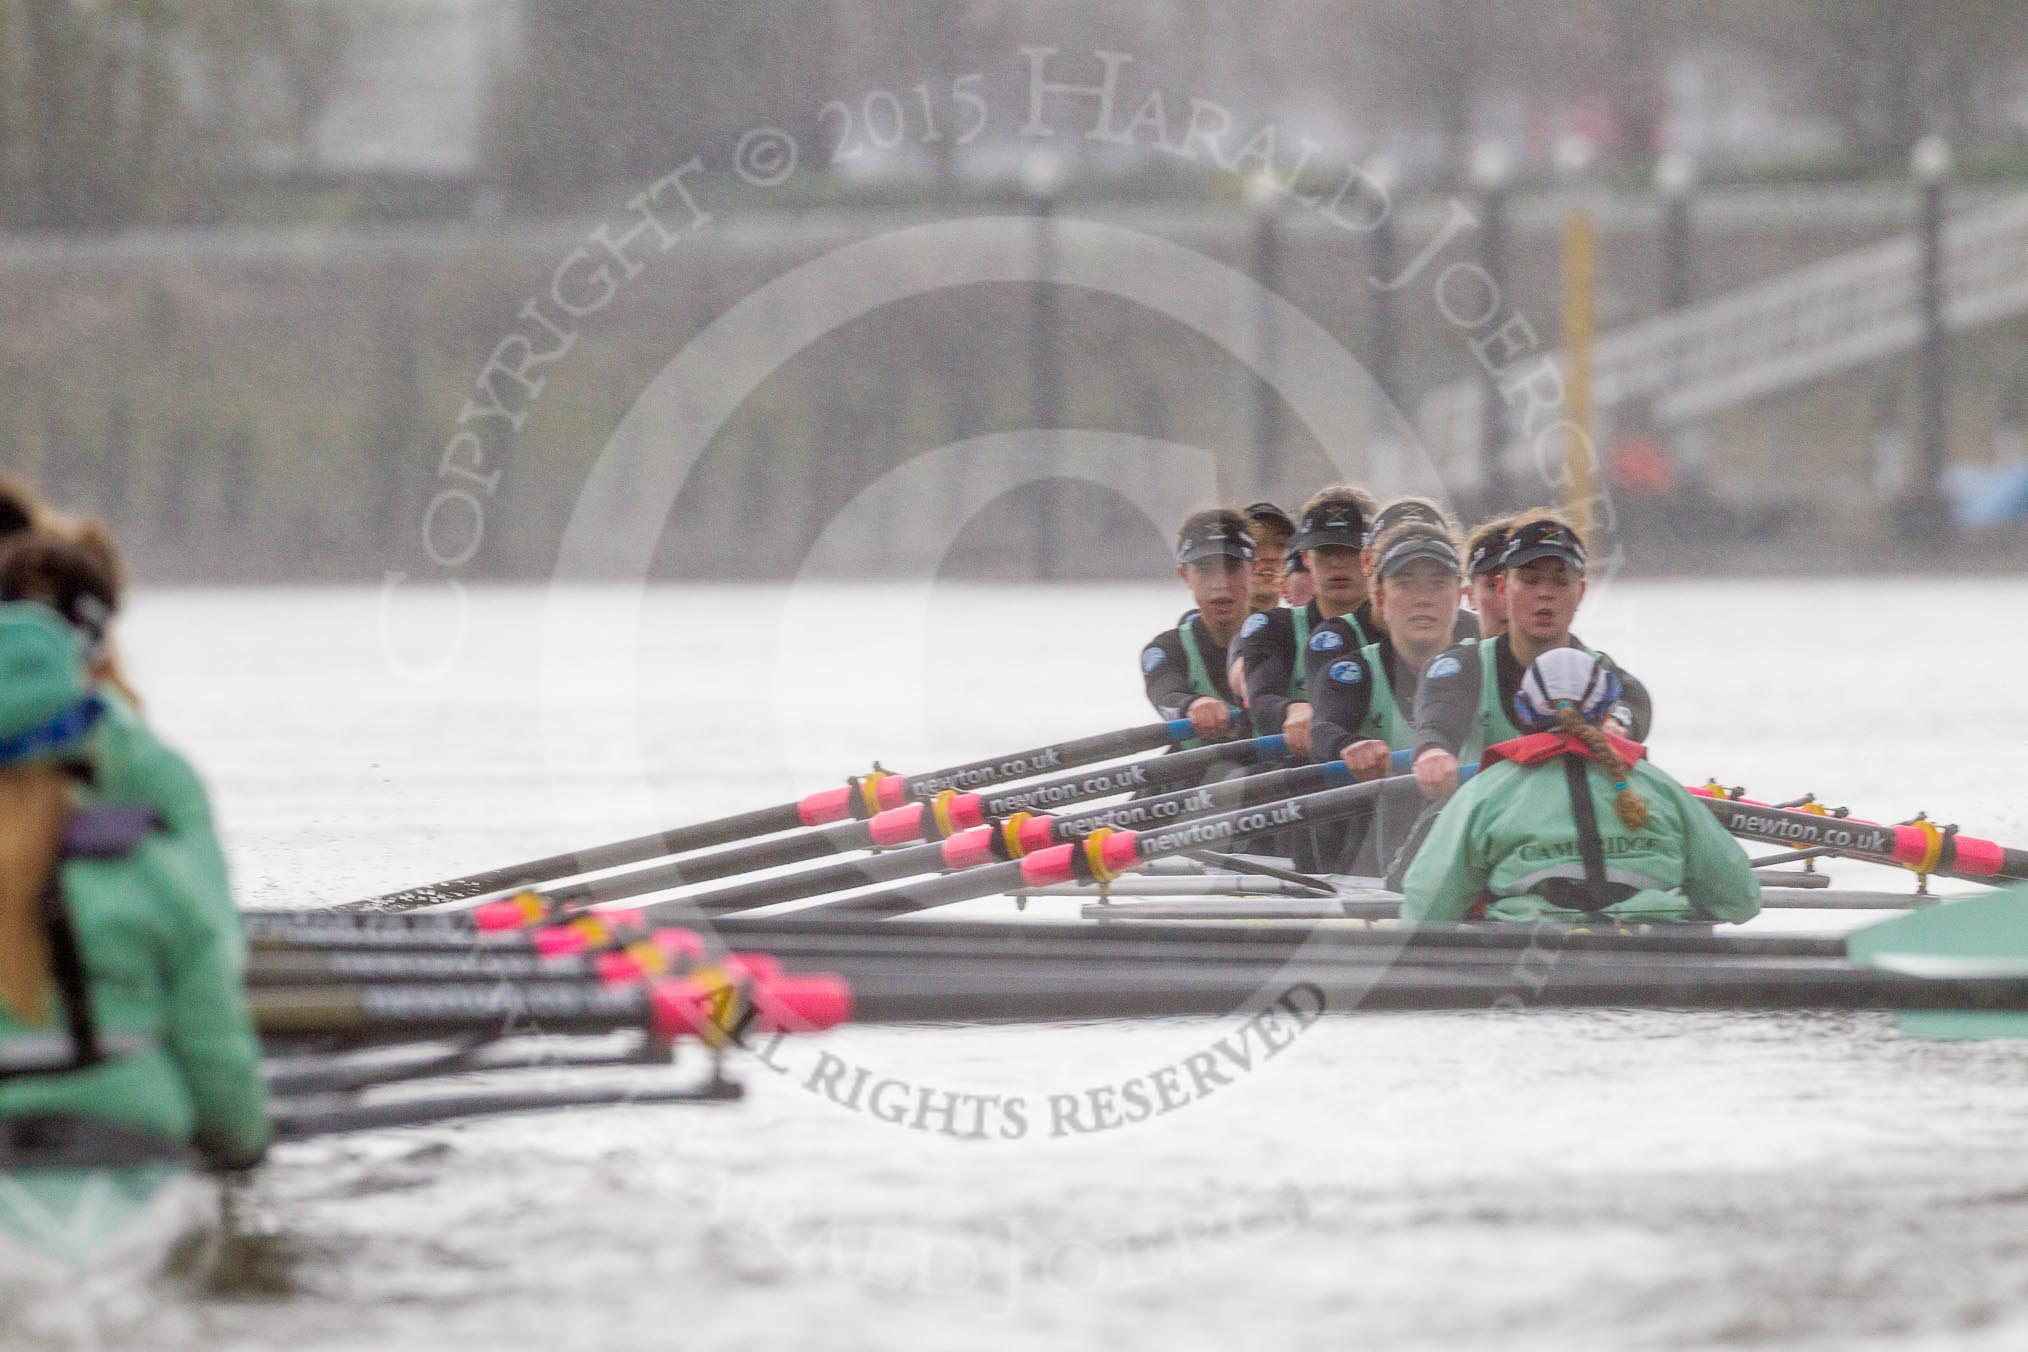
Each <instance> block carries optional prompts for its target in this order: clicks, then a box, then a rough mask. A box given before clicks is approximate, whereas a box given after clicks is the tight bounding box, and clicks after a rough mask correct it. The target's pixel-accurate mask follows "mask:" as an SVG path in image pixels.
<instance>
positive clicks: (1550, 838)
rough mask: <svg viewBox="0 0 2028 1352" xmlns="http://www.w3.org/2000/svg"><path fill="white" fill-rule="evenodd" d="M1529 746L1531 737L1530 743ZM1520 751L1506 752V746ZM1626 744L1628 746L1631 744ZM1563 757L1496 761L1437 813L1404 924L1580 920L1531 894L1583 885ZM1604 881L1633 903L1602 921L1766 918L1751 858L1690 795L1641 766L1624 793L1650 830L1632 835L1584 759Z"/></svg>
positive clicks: (1597, 772)
mask: <svg viewBox="0 0 2028 1352" xmlns="http://www.w3.org/2000/svg"><path fill="white" fill-rule="evenodd" d="M1523 740H1525V741H1533V740H1535V739H1523ZM1517 745H1520V743H1519V742H1509V743H1506V744H1505V746H1504V747H1503V748H1499V749H1502V750H1503V749H1505V747H1514V746H1517ZM1623 745H1624V744H1623ZM1567 754H1570V753H1568V752H1564V753H1561V754H1553V755H1551V756H1549V757H1548V758H1546V759H1543V760H1541V761H1538V762H1537V763H1534V764H1518V763H1516V762H1515V761H1513V760H1504V759H1502V760H1496V762H1495V763H1494V764H1491V765H1488V766H1487V767H1486V768H1485V769H1483V770H1481V771H1480V772H1479V773H1478V774H1477V775H1476V776H1474V777H1473V778H1472V779H1471V781H1470V782H1468V783H1467V784H1465V785H1464V787H1463V788H1461V789H1459V790H1458V792H1457V793H1456V795H1455V796H1453V797H1452V798H1451V800H1450V802H1448V803H1446V804H1445V805H1444V808H1443V811H1442V812H1441V813H1439V814H1438V816H1437V819H1436V822H1435V824H1434V825H1433V826H1432V827H1431V828H1430V832H1429V835H1428V837H1427V839H1425V840H1424V841H1423V843H1422V847H1421V849H1420V850H1419V851H1418V852H1417V854H1416V856H1415V860H1414V862H1413V863H1411V864H1410V865H1409V868H1408V872H1407V874H1406V876H1405V877H1404V879H1403V882H1402V892H1403V901H1402V906H1401V918H1402V921H1403V922H1404V923H1405V924H1411V925H1455V924H1457V923H1459V922H1460V921H1463V920H1466V919H1469V918H1472V917H1473V915H1474V910H1475V908H1476V907H1477V906H1478V905H1479V904H1480V903H1481V902H1485V903H1486V908H1485V911H1484V918H1485V919H1488V920H1505V921H1521V922H1530V921H1535V920H1544V919H1547V920H1559V921H1561V920H1568V921H1582V920H1585V919H1587V918H1588V917H1587V915H1586V913H1585V912H1583V911H1579V910H1573V909H1569V908H1566V907H1562V906H1558V905H1555V904H1553V903H1551V902H1550V901H1548V900H1546V899H1545V898H1543V897H1541V896H1538V895H1536V894H1535V892H1534V891H1533V890H1531V889H1532V888H1533V886H1534V884H1535V883H1537V882H1539V881H1541V880H1543V879H1547V878H1570V879H1582V878H1583V876H1584V863H1583V856H1582V854H1581V853H1580V851H1579V848H1578V832H1577V824H1576V820H1575V818H1574V817H1573V816H1572V815H1571V794H1570V787H1569V785H1568V783H1567V782H1566V780H1565V771H1564V768H1563V756H1564V755H1567ZM1583 763H1584V766H1585V772H1586V775H1587V779H1588V782H1589V784H1590V787H1591V796H1592V806H1593V808H1594V810H1595V812H1596V814H1597V818H1598V831H1599V837H1600V842H1601V845H1602V847H1603V853H1604V856H1605V864H1606V877H1607V880H1608V882H1612V883H1618V884H1623V885H1625V886H1629V887H1633V888H1635V889H1636V890H1635V891H1634V893H1633V894H1632V895H1631V896H1629V897H1627V898H1625V899H1624V900H1622V901H1619V902H1616V903H1615V904H1613V905H1611V906H1608V907H1606V908H1605V910H1604V911H1603V912H1601V913H1600V914H1601V915H1603V916H1608V917H1613V918H1616V919H1620V920H1626V921H1636V922H1638V921H1691V922H1710V921H1741V920H1748V919H1751V918H1752V917H1753V916H1755V915H1757V914H1759V913H1760V882H1759V880H1758V879H1756V878H1755V877H1754V876H1753V869H1752V867H1751V866H1750V865H1749V864H1748V862H1747V859H1746V855H1745V853H1744V852H1743V851H1742V850H1741V849H1740V848H1739V844H1738V842H1737V841H1735V840H1733V839H1732V837H1731V836H1729V835H1727V834H1726V832H1725V829H1724V828H1723V827H1721V826H1720V825H1719V824H1718V819H1717V818H1716V817H1714V816H1713V815H1712V814H1711V812H1710V810H1709V809H1708V808H1705V807H1704V806H1702V805H1701V804H1699V803H1698V802H1697V800H1696V799H1695V798H1693V797H1691V796H1690V794H1689V793H1687V792H1685V791H1684V789H1683V786H1682V785H1680V784H1678V783H1677V782H1676V781H1675V780H1673V779H1671V778H1670V777H1669V776H1667V775H1665V774H1663V773H1662V772H1661V771H1659V770H1657V769H1655V768H1654V767H1653V766H1651V765H1649V764H1648V763H1647V762H1646V761H1644V760H1642V761H1636V762H1634V764H1633V767H1632V776H1631V778H1630V779H1629V781H1628V783H1629V785H1630V787H1632V788H1633V789H1634V790H1635V791H1636V792H1638V793H1639V794H1640V795H1641V796H1642V797H1643V798H1645V799H1647V802H1648V811H1649V817H1648V822H1647V824H1646V825H1645V826H1643V827H1642V828H1641V829H1640V830H1638V831H1631V830H1629V829H1627V827H1626V825H1625V824H1624V823H1622V822H1621V821H1620V818H1619V814H1618V812H1617V811H1615V810H1614V807H1613V798H1614V793H1615V790H1614V787H1613V780H1612V778H1611V776H1610V775H1609V774H1608V773H1607V772H1606V770H1605V768H1604V767H1603V766H1600V765H1598V764H1597V763H1595V762H1593V761H1591V760H1589V759H1586V760H1584V762H1583Z"/></svg>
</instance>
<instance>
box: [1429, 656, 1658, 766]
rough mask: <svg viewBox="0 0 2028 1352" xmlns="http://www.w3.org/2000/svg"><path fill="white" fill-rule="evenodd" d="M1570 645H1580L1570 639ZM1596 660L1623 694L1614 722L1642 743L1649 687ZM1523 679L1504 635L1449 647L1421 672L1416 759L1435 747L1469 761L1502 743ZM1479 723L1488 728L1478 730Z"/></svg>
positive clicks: (1651, 716)
mask: <svg viewBox="0 0 2028 1352" xmlns="http://www.w3.org/2000/svg"><path fill="white" fill-rule="evenodd" d="M1569 646H1571V647H1574V648H1583V647H1584V646H1585V645H1584V644H1583V643H1582V642H1580V641H1579V640H1578V639H1576V638H1575V637H1573V638H1572V639H1571V640H1570V644H1569ZM1489 648H1490V649H1491V650H1492V652H1493V660H1494V662H1495V664H1496V665H1495V669H1494V674H1495V676H1496V677H1497V692H1498V694H1497V706H1496V707H1495V705H1494V702H1493V701H1492V700H1491V699H1490V698H1489V696H1491V695H1492V694H1493V691H1492V690H1489V689H1488V686H1487V682H1486V668H1485V654H1486V651H1487V650H1488V649H1489ZM1586 651H1591V650H1590V649H1586ZM1598 658H1599V660H1600V661H1601V662H1603V663H1605V664H1606V665H1607V666H1609V667H1611V668H1612V669H1613V670H1614V671H1615V672H1617V673H1618V674H1619V678H1620V683H1621V685H1622V687H1623V691H1622V694H1621V697H1620V704H1621V708H1620V710H1619V711H1618V717H1619V718H1620V719H1621V720H1622V721H1623V722H1625V723H1626V725H1627V728H1628V736H1629V737H1630V738H1631V739H1632V740H1633V741H1636V742H1645V741H1647V740H1648V733H1649V731H1650V730H1651V729H1652V728H1653V726H1654V720H1655V708H1654V700H1653V699H1652V697H1651V696H1650V695H1649V694H1648V688H1647V687H1646V686H1644V685H1642V684H1641V682H1640V681H1639V680H1638V679H1636V678H1635V677H1634V676H1633V675H1631V674H1630V673H1629V672H1628V671H1627V670H1626V669H1625V668H1624V667H1621V666H1620V665H1619V664H1618V663H1616V662H1614V661H1613V660H1612V658H1610V657H1608V656H1607V655H1606V654H1604V653H1599V654H1598ZM1524 674H1525V671H1524V669H1523V667H1522V666H1521V662H1520V660H1519V659H1518V658H1516V657H1515V656H1514V650H1513V648H1512V647H1511V646H1510V645H1509V644H1508V641H1507V636H1506V635H1505V634H1502V635H1500V636H1499V637H1498V638H1495V639H1490V640H1487V641H1486V642H1483V643H1479V642H1471V641H1466V642H1461V643H1456V644H1453V645H1452V646H1451V647H1450V648H1449V649H1447V650H1446V651H1445V652H1444V653H1443V655H1442V656H1440V657H1438V658H1437V659H1436V660H1435V661H1433V662H1431V663H1430V664H1429V666H1428V667H1427V668H1425V669H1424V671H1423V674H1422V680H1421V683H1420V686H1419V688H1418V689H1417V691H1416V698H1415V754H1416V755H1418V756H1420V755H1421V754H1422V753H1423V752H1424V751H1426V750H1428V749H1429V748H1431V747H1436V748H1438V749H1440V750H1443V751H1448V752H1450V753H1451V754H1452V755H1453V756H1459V757H1463V758H1470V757H1471V756H1476V755H1477V753H1478V752H1479V751H1480V750H1483V749H1484V747H1485V746H1487V745H1490V744H1491V743H1493V742H1498V741H1504V740H1506V737H1507V736H1510V735H1512V732H1511V731H1509V730H1511V729H1513V719H1514V696H1515V695H1516V694H1517V693H1519V692H1520V689H1521V677H1522V676H1523V675H1524ZM1482 722H1485V723H1487V724H1489V726H1487V727H1481V726H1480V724H1481V723H1482Z"/></svg>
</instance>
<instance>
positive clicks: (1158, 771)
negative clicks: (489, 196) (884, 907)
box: [543, 736, 1288, 912]
mask: <svg viewBox="0 0 2028 1352" xmlns="http://www.w3.org/2000/svg"><path fill="white" fill-rule="evenodd" d="M1287 754H1288V744H1287V743H1286V742H1285V741H1284V740H1283V739H1282V738H1281V737H1279V736H1275V737H1255V738H1250V739H1248V740H1246V741H1243V742H1226V743H1222V744H1220V745H1217V746H1206V747H1199V748H1197V749H1196V750H1193V751H1184V752H1180V753H1177V754H1174V755H1168V756H1153V757H1150V758H1148V759H1147V760H1140V761H1133V762H1130V763H1128V764H1126V765H1119V766H1113V767H1111V768H1108V769H1101V770H1097V771H1092V772H1089V773H1086V774H1082V775H1071V776H1068V777H1065V778H1062V779H1052V780H1044V781H1043V782H1042V783H1039V784H1033V785H1028V786H1026V787H1023V788H1017V789H1006V790H1002V791H999V792H996V793H990V794H978V793H957V792H955V791H946V792H948V794H949V796H948V797H946V796H945V794H944V793H939V794H938V795H937V797H936V799H935V801H934V802H929V803H925V802H921V801H917V802H910V803H904V804H902V805H901V806H899V807H892V808H887V809H885V810H884V811H881V812H878V813H876V814H874V815H873V816H872V817H869V818H867V819H866V820H864V821H851V822H839V823H838V824H836V825H834V826H824V827H820V828H818V829H816V830H812V831H799V832H797V833H795V834H794V835H787V836H779V837H777V838H775V839H773V840H763V841H757V842H754V843H751V844H743V845H737V846H733V847H731V848H728V849H724V850H718V851H714V852H712V853H710V854H693V855H690V856H688V857H686V858H682V859H676V860H672V861H670V862H669V863H666V864H654V865H651V866H649V867H647V868H643V869H635V870H632V871H630V872H627V873H617V874H613V875H612V876H610V877H605V878H594V879H591V880H589V881H586V882H581V883H566V884H564V885H562V886H560V887H551V888H547V889H545V891H544V894H543V895H545V896H546V897H547V898H548V899H549V901H550V903H551V905H552V907H553V908H554V909H556V910H559V911H564V912H568V911H572V910H577V909H581V908H583V907H586V906H591V905H594V904H596V903H598V902H603V901H619V900H621V899H623V898H627V897H638V896H641V895H643V894H644V893H648V892H666V891H669V890H670V889H672V888H677V887H688V886H693V885H695V884H698V883H708V882H716V881H717V880H719V879H721V878H729V877H732V876H734V875H736V874H741V873H758V872H760V871H762V870H764V869H771V868H780V867H782V866H784V865H787V864H803V863H808V862H809V861H810V860H812V859H822V858H823V857H825V856H826V855H833V854H852V853H855V852H857V851H859V850H871V849H875V848H880V849H893V848H895V847H897V846H901V845H906V844H909V843H911V842H914V841H919V840H922V839H924V838H925V837H933V836H942V835H949V834H952V833H953V832H956V831H962V830H968V829H970V828H972V827H975V826H977V825H979V824H981V823H982V822H986V821H991V820H995V819H998V818H1003V817H1011V816H1013V815H1014V814H1015V813H1017V812H1028V811H1031V810H1034V809H1037V808H1041V807H1045V806H1049V805H1053V804H1063V803H1081V802H1086V801H1089V800H1090V799H1093V798H1109V797H1112V796H1114V795H1115V794H1122V793H1136V792H1144V791H1146V790H1149V789H1156V788H1161V787H1163V786H1165V785H1170V784H1179V783H1185V782H1187V781H1190V780H1193V779H1197V778H1200V777H1201V776H1202V775H1203V774H1204V772H1205V771H1206V770H1207V769H1211V768H1214V767H1217V766H1226V765H1256V764H1260V763H1261V762H1264V761H1273V760H1279V759H1281V758H1282V757H1283V756H1285V755H1287Z"/></svg>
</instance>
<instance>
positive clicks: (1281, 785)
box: [647, 738, 1406, 919]
mask: <svg viewBox="0 0 2028 1352" xmlns="http://www.w3.org/2000/svg"><path fill="white" fill-rule="evenodd" d="M1261 740H1263V741H1276V742H1278V741H1280V739H1279V738H1264V739H1261ZM1186 754H1187V753H1186ZM1277 754H1278V753H1277ZM1401 754H1404V755H1405V754H1406V753H1401ZM1171 759H1178V758H1173V757H1172V758H1171ZM1350 779H1351V774H1350V772H1349V771H1348V770H1346V768H1345V766H1344V765H1343V764H1342V763H1341V762H1338V761H1327V762H1325V763H1324V764H1322V765H1301V766H1296V767H1294V768H1292V769H1288V770H1273V771H1269V772H1268V773H1266V774H1259V775H1248V776H1246V777H1244V778H1241V779H1227V780H1221V781H1219V782H1217V783H1213V784H1205V785H1201V786H1198V787H1194V788H1188V789H1179V790H1177V791H1175V792H1173V793H1166V794H1158V795H1156V796H1155V797H1152V798H1135V799H1130V800H1128V801H1126V802H1123V803H1114V804H1111V805H1109V806H1106V807H1099V808H1091V809H1088V810H1087V811H1084V812H1072V813H1040V814H1029V813H1026V812H1025V811H1024V812H1022V813H1020V814H1019V815H1018V816H1017V815H1016V814H1014V813H1007V814H1001V813H995V812H987V811H985V808H986V807H987V806H992V804H984V803H982V804H981V805H980V807H979V808H978V809H977V810H976V812H967V813H966V814H965V817H966V819H967V820H971V819H975V818H983V820H981V821H980V824H979V825H976V826H970V827H967V828H966V829H964V830H962V831H959V832H958V833H956V834H955V835H952V836H949V837H947V838H946V839H944V840H940V841H937V842H935V843H933V844H928V845H917V846H913V847H908V848H903V849H896V850H884V851H882V852H881V853H878V854H873V855H868V856H866V857H864V858H860V859H854V860H851V861H849V862H845V863H839V864H831V865H827V866H825V867H823V868H818V869H810V870H806V871H804V872H802V873H794V874H790V875H788V876H787V877H782V878H762V879H758V880H756V881H754V882H750V883H740V884H736V885H734V886H731V887H721V888H716V889H713V890H712V891H709V892H700V893H698V894H696V895H695V896H690V897H684V898H680V899H678V900H676V901H673V902H668V903H658V904H656V905H652V906H649V907H648V908H647V909H648V911H649V912H651V913H652V914H655V915H658V916H661V917H663V918H665V919H670V918H680V917H682V916H684V915H689V914H703V915H718V914H723V913H725V912H729V911H737V910H741V909H745V908H748V907H756V906H770V905H775V904H777V903H780V902H785V901H800V900H803V899H805V898H808V897H817V896H823V895H824V894H826V893H829V892H838V891H843V890H846V889H848V888H855V887H865V886H868V885H870V884H873V883H882V882H898V881H900V880H901V879H904V878H912V877H916V876H918V875H920V874H924V873H935V872H938V871H940V870H956V869H968V868H976V867H978V866H980V865H982V864H989V863H992V862H993V861H995V860H1007V859H1019V858H1020V857H1022V856H1023V855H1025V854H1028V853H1031V852H1032V851H1034V850H1039V849H1047V848H1049V847H1050V846H1052V845H1060V844H1063V843H1065V842H1067V841H1072V840H1082V839H1084V838H1085V837H1086V836H1089V835H1090V834H1091V833H1092V832H1094V831H1097V830H1101V829H1104V828H1108V827H1110V828H1114V829H1137V828H1140V827H1144V826H1154V825H1162V824H1173V823H1176V822H1184V821H1194V820H1196V819H1197V818H1199V817H1203V816H1206V815H1208V814H1210V813H1213V812H1221V811H1231V810H1233V809H1236V808H1241V807H1246V806H1249V805H1252V804H1255V803H1266V802H1272V801H1274V800H1275V799H1277V798H1287V797H1292V796H1294V795H1297V794H1302V793H1311V792H1314V791H1316V790H1318V789H1325V788H1331V787H1334V786H1337V785H1340V784H1344V783H1347V782H1349V781H1350ZM952 815H953V816H956V815H957V814H955V813H954V814H952Z"/></svg>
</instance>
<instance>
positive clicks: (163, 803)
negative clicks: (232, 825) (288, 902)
mask: <svg viewBox="0 0 2028 1352" xmlns="http://www.w3.org/2000/svg"><path fill="white" fill-rule="evenodd" d="M124 593H125V586H124V577H123V569H122V567H121V564H120V559H119V555H118V552H117V551H116V550H115V548H114V546H113V543H112V540H111V539H110V538H109V537H108V536H107V535H106V533H105V531H104V530H103V528H100V527H99V526H98V524H97V523H96V522H88V523H81V525H80V526H79V527H78V528H75V529H73V530H72V531H71V532H69V533H59V532H58V531H55V530H38V531H29V532H27V533H25V534H22V535H18V536H16V537H15V538H14V539H13V540H12V541H10V542H8V543H7V544H6V545H4V546H0V602H30V603H33V604H35V605H38V606H41V607H44V608H46V609H47V610H49V611H50V612H52V613H53V614H55V615H56V616H57V617H58V618H59V619H61V620H62V621H63V622H64V624H66V625H67V626H69V628H70V630H71V631H72V633H73V634H74V635H75V637H76V639H77V641H78V643H79V645H80V649H81V651H82V653H83V655H84V660H85V664H86V668H85V669H86V673H87V675H88V677H89V678H90V680H91V682H92V685H93V687H94V691H95V693H96V694H97V696H98V697H99V701H100V704H101V705H102V706H103V713H102V714H101V716H100V717H99V718H98V719H97V721H96V723H95V724H94V726H93V727H92V729H91V732H90V734H89V736H88V741H89V742H90V744H91V746H92V748H93V750H94V751H95V753H99V754H97V755H96V756H95V760H96V762H97V763H98V765H99V769H98V774H99V775H100V784H99V788H100V789H101V790H102V791H103V792H105V793H106V794H108V795H109V796H111V797H113V798H116V799H119V800H122V801H132V802H144V803H146V804H147V805H148V806H149V807H150V808H152V809H153V810H154V812H155V813H156V815H157V817H158V818H159V819H160V823H161V827H162V829H163V830H164V831H165V832H167V833H168V834H169V835H171V836H172V837H174V838H175V839H177V840H178V841H179V842H181V843H183V844H184V845H186V846H187V847H188V849H189V850H190V851H191V855H192V857H193V859H195V860H196V861H197V865H198V867H199V868H200V869H201V870H202V871H203V873H204V874H205V876H206V878H207V880H208V885H209V886H210V887H211V888H213V889H214V890H216V891H219V892H223V891H225V889H226V868H225V859H224V856H223V855H222V854H221V853H220V851H219V848H218V837H217V833H216V828H215V825H214V822H213V818H212V811H211V800H210V797H209V795H207V794H206V792H205V789H204V784H203V781H201V780H200V779H199V778H198V777H197V772H196V771H194V770H193V769H191V768H190V764H189V762H187V761H186V760H184V759H183V757H182V756H181V755H179V754H178V753H177V752H176V751H175V750H174V749H173V748H171V747H170V746H169V745H167V744H166V743H164V742H163V741H162V740H161V738H160V737H158V736H157V735H156V734H155V732H154V730H153V729H151V728H150V727H149V726H148V724H147V722H146V721H145V720H144V719H143V718H142V716H141V712H140V707H139V703H138V700H137V698H136V697H135V695H134V692H133V687H132V686H131V685H130V684H129V683H128V682H127V680H126V678H125V676H124V675H123V674H122V673H121V671H120V668H119V663H118V661H117V659H116V658H115V657H114V655H113V651H112V624H113V621H114V618H115V617H116V616H117V615H118V613H119V609H120V603H121V601H122V599H123V597H124Z"/></svg>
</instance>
